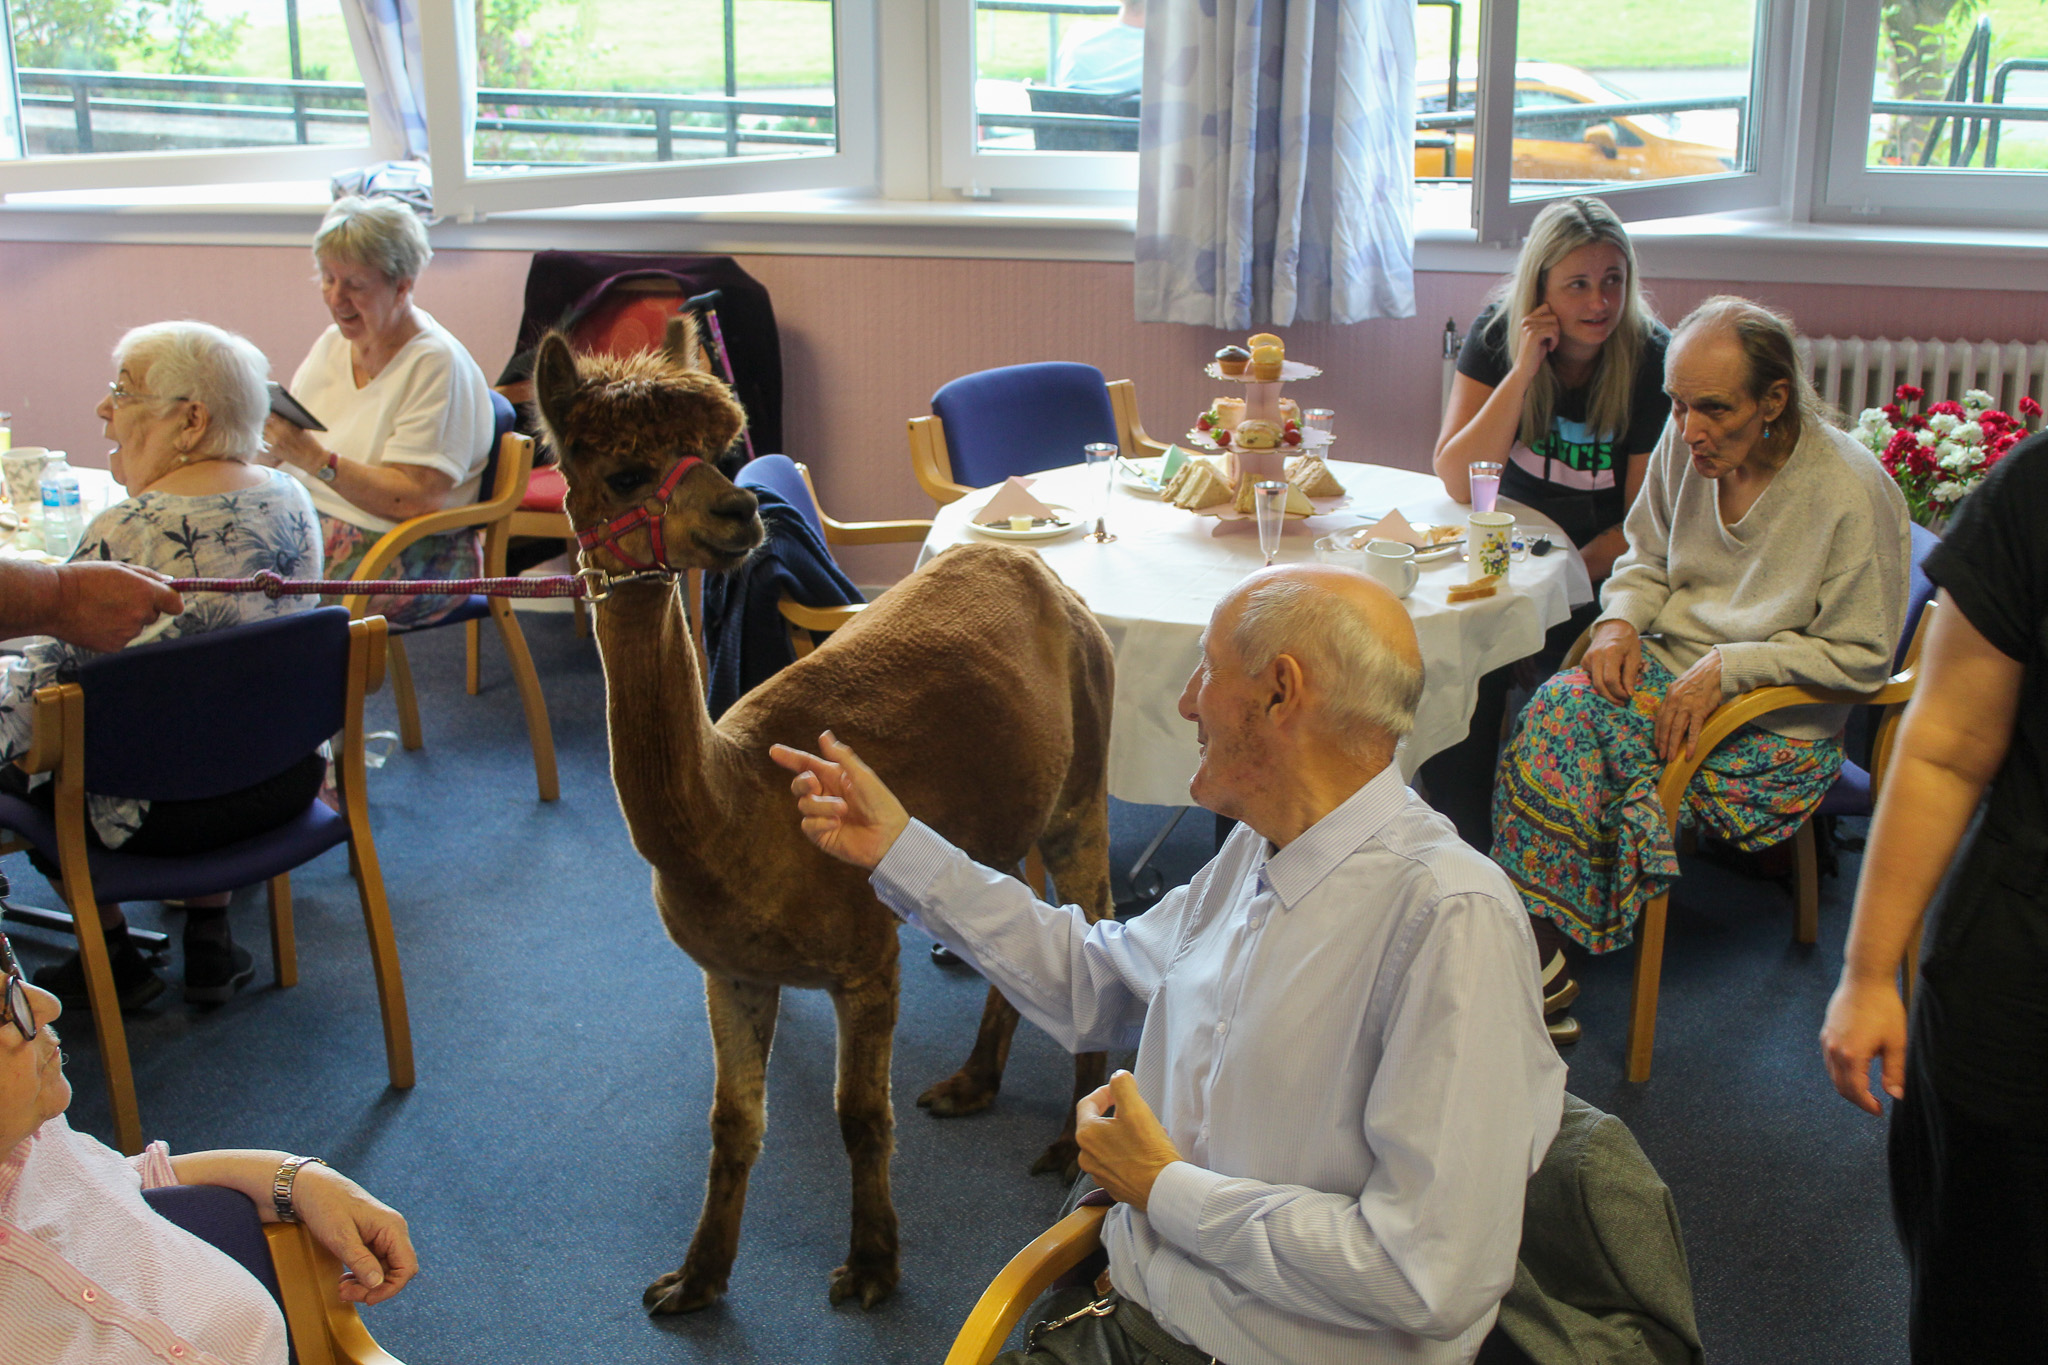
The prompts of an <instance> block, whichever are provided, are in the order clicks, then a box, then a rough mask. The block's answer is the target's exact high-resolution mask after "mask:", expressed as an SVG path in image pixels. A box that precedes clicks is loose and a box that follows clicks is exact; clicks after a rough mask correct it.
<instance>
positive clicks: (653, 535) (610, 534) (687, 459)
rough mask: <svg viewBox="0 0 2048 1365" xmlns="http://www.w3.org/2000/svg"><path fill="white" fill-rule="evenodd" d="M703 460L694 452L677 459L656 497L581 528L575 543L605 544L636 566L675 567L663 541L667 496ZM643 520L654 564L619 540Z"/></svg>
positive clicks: (586, 547) (656, 491)
mask: <svg viewBox="0 0 2048 1365" xmlns="http://www.w3.org/2000/svg"><path fill="white" fill-rule="evenodd" d="M703 463H704V462H703V461H702V460H700V459H698V458H697V457H696V456H695V455H685V456H683V458H682V459H680V460H677V461H676V464H675V468H673V469H671V470H669V472H668V477H667V478H665V479H663V480H662V481H661V486H660V487H659V488H656V489H655V490H654V496H653V497H651V498H649V499H647V501H645V502H643V503H641V504H640V505H639V506H638V507H636V508H634V509H633V510H632V511H630V512H627V513H626V514H625V515H623V516H619V517H614V518H613V519H612V520H610V521H608V522H606V523H605V524H604V525H602V526H593V527H591V528H589V529H588V530H583V531H578V532H577V533H576V543H577V544H578V545H580V546H582V547H583V548H584V549H586V550H594V549H596V548H597V547H598V546H600V545H602V546H604V547H605V548H606V549H608V550H610V551H611V552H612V553H613V554H615V555H617V556H618V557H619V558H620V559H622V560H624V561H625V562H626V563H627V564H628V565H630V566H631V567H633V568H635V569H668V568H672V567H674V566H673V565H671V564H670V563H669V562H668V547H667V546H666V545H664V544H663V543H662V538H661V519H662V517H663V516H664V515H666V514H667V512H668V500H669V498H670V497H671V496H673V495H674V493H675V491H676V485H678V484H680V483H681V482H682V481H683V475H685V474H687V473H688V472H689V471H690V466H692V465H699V464H703ZM643 524H644V525H645V526H646V527H647V538H648V540H649V542H650V543H651V546H652V548H653V550H654V562H653V563H651V564H650V563H646V562H644V561H642V560H639V559H636V558H634V557H633V556H632V555H630V554H627V553H626V548H625V547H624V546H623V545H621V544H619V537H621V536H623V535H625V534H626V533H627V532H629V531H634V530H637V529H639V527H640V526H642V525H643Z"/></svg>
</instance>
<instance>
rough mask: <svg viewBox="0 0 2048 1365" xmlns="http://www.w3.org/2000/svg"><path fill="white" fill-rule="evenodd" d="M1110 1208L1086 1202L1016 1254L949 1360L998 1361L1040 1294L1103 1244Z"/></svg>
mask: <svg viewBox="0 0 2048 1365" xmlns="http://www.w3.org/2000/svg"><path fill="white" fill-rule="evenodd" d="M1108 1213H1109V1209H1108V1207H1107V1206H1099V1205H1083V1206H1082V1207H1080V1208H1078V1209H1075V1210H1074V1211H1073V1212H1072V1213H1070V1214H1068V1215H1067V1216H1066V1217H1065V1218H1062V1219H1060V1221H1059V1222H1057V1223H1054V1224H1053V1225H1052V1226H1051V1227H1049V1228H1047V1229H1046V1230H1045V1231H1044V1232H1041V1233H1039V1234H1038V1236H1036V1237H1034V1238H1032V1239H1031V1241H1030V1242H1029V1243H1028V1244H1027V1245H1026V1246H1025V1247H1024V1249H1023V1250H1022V1251H1019V1252H1018V1253H1017V1254H1016V1255H1015V1256H1012V1257H1011V1258H1010V1263H1009V1264H1008V1265H1006V1266H1004V1267H1003V1268H1002V1270H1001V1271H999V1272H998V1273H997V1275H996V1277H995V1278H994V1279H993V1280H990V1281H989V1284H988V1288H986V1289H984V1290H982V1291H981V1298H980V1299H978V1300H977V1301H976V1302H975V1305H974V1311H972V1312H971V1313H969V1314H968V1315H967V1321H966V1322H964V1323H962V1324H960V1332H959V1334H958V1335H957V1336H955V1337H954V1338H953V1349H952V1350H950V1351H948V1352H946V1362H945V1365H988V1363H989V1362H990V1361H992V1360H994V1359H995V1358H996V1356H997V1354H998V1353H1000V1352H1001V1351H1002V1349H1003V1343H1004V1342H1005V1341H1008V1340H1009V1339H1010V1333H1011V1332H1012V1331H1013V1330H1015V1328H1016V1326H1017V1320H1018V1319H1019V1318H1021V1317H1023V1316H1024V1314H1025V1312H1026V1311H1027V1310H1029V1309H1030V1307H1031V1305H1032V1304H1034V1303H1036V1302H1037V1301H1038V1296H1039V1295H1040V1294H1043V1293H1044V1292H1045V1291H1046V1290H1048V1289H1050V1288H1052V1285H1053V1282H1054V1281H1055V1280H1057V1279H1059V1277H1060V1276H1062V1275H1064V1274H1066V1273H1067V1272H1068V1271H1069V1270H1072V1269H1073V1268H1074V1267H1075V1266H1077V1265H1079V1264H1081V1262H1082V1261H1084V1260H1086V1259H1087V1258H1088V1257H1089V1256H1090V1255H1091V1254H1092V1253H1093V1252H1094V1251H1095V1250H1096V1248H1098V1247H1100V1246H1101V1245H1102V1220H1103V1218H1104V1216H1105V1215H1107V1214H1108Z"/></svg>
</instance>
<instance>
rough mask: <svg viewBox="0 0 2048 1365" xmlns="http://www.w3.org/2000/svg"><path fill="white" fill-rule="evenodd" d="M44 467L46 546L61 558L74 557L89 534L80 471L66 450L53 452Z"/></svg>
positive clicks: (44, 546) (44, 528)
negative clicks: (80, 497) (66, 456)
mask: <svg viewBox="0 0 2048 1365" xmlns="http://www.w3.org/2000/svg"><path fill="white" fill-rule="evenodd" d="M50 455H51V459H50V463H49V464H47V465H45V466H44V467H43V479H42V494H43V550H44V552H45V553H47V554H52V555H55V556H56V557H57V558H59V559H69V558H71V552H72V551H73V550H76V549H77V548H78V542H79V540H80V538H81V537H83V536H84V535H85V509H84V508H83V507H81V506H80V505H79V501H78V475H77V474H76V473H75V472H74V471H73V470H72V468H71V466H70V465H69V464H67V463H66V462H65V460H64V457H63V455H62V454H60V453H59V452H56V451H52V452H50Z"/></svg>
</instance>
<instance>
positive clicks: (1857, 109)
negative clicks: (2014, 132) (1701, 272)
mask: <svg viewBox="0 0 2048 1365" xmlns="http://www.w3.org/2000/svg"><path fill="white" fill-rule="evenodd" d="M1833 8H1834V9H1835V10H1836V15H1837V17H1836V19H1835V22H1834V24H1833V26H1832V29H1831V32H1830V35H1829V36H1830V38H1831V40H1832V41H1831V44H1830V47H1831V57H1832V60H1831V61H1830V62H1829V63H1828V76H1829V80H1828V84H1827V89H1828V95H1829V97H1828V98H1827V99H1825V100H1824V101H1823V102H1822V112H1823V116H1824V120H1825V124H1826V126H1825V127H1824V128H1823V129H1822V137H1821V147H1822V148H1823V153H1824V154H1823V156H1822V157H1821V158H1820V165H1819V166H1818V168H1817V169H1818V179H1819V184H1818V185H1817V186H1816V188H1815V193H1814V202H1813V219H1814V221H1816V222H1873V221H1877V222H1883V221H1895V222H1902V223H1929V224H1937V225H1944V226H1984V227H1995V226H2005V227H2038V226H2039V225H2040V222H2041V215H2042V213H2043V212H2048V171H2035V170H2027V171H2019V170H2014V171H1998V170H1991V171H1984V170H1977V171H1966V170H1949V169H1946V168H1940V169H1936V168H1925V169H1923V168H1920V167H1917V166H1898V167H1891V166H1884V167H1877V168H1872V167H1870V166H1868V165H1866V164H1865V162H1866V160H1867V157H1868V155H1869V148H1870V119H1871V105H1872V103H1873V102H1874V98H1875V97H1874V95H1873V94H1872V89H1871V87H1872V75H1873V73H1874V72H1875V70H1876V65H1875V64H1876V61H1877V45H1878V42H1879V40H1880V37H1881V30H1880V28H1879V25H1878V9H1879V7H1877V6H1875V5H1870V6H1865V5H1855V4H1850V5H1841V4H1839V3H1838V4H1837V5H1835V6H1834V7H1833ZM1958 201H1960V202H1958Z"/></svg>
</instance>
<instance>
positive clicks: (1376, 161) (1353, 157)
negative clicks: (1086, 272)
mask: <svg viewBox="0 0 2048 1365" xmlns="http://www.w3.org/2000/svg"><path fill="white" fill-rule="evenodd" d="M1414 158H1415V3H1414V0H1174V3H1170V4H1154V5H1151V6H1149V7H1148V14H1147V17H1146V33H1145V102H1144V117H1143V122H1142V126H1141V129H1140V134H1139V153H1138V166H1139V172H1138V232H1137V243H1136V260H1137V273H1136V281H1137V283H1136V296H1137V316H1138V320H1139V321H1140V322H1184V323H1196V324H1201V325H1206V326H1211V327H1222V328H1229V329H1233V330H1237V331H1242V330H1244V329H1246V328H1248V327H1254V326H1261V325H1272V326H1286V325H1288V324H1290V323H1294V322H1359V321H1362V320H1364V319H1366V318H1378V317H1412V316H1413V315H1414V313H1415V269H1414V222H1413V220H1414Z"/></svg>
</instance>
